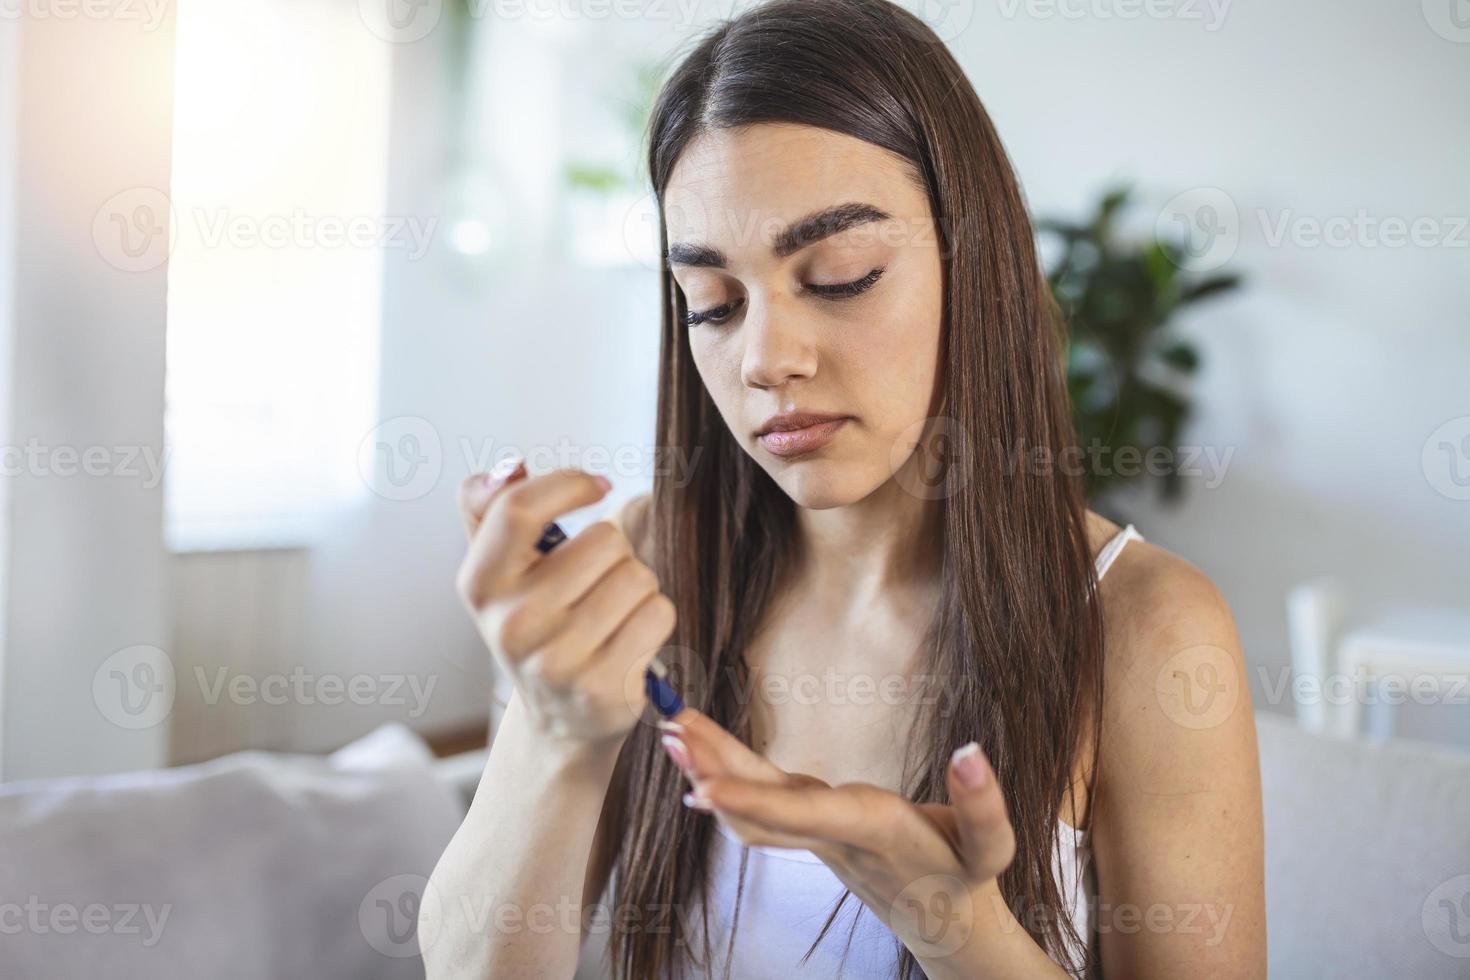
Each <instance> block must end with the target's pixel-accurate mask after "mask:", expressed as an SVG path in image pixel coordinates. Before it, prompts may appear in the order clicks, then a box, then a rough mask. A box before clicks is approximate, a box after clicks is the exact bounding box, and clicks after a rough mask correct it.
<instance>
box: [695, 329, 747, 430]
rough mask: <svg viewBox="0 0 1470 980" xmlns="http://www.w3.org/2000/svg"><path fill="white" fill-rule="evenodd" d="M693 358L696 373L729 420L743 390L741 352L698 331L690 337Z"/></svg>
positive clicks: (717, 406) (709, 333) (708, 334)
mask: <svg viewBox="0 0 1470 980" xmlns="http://www.w3.org/2000/svg"><path fill="white" fill-rule="evenodd" d="M689 354H690V357H691V358H692V359H693V361H694V369H695V370H696V371H698V372H699V379H700V381H702V382H703V383H704V387H705V390H706V391H708V392H709V396H710V399H711V400H713V401H714V403H715V407H716V408H718V409H719V410H720V414H721V415H723V416H725V417H726V418H727V419H728V418H729V415H730V411H731V409H732V408H733V406H734V405H735V399H736V398H737V397H738V394H739V388H740V351H739V350H738V349H737V348H736V347H735V345H733V344H729V343H721V342H720V341H719V340H718V339H717V338H716V337H715V336H714V335H712V333H711V332H709V331H705V332H703V333H701V332H700V331H699V330H698V329H697V328H696V329H695V330H694V331H692V332H691V333H690V335H689Z"/></svg>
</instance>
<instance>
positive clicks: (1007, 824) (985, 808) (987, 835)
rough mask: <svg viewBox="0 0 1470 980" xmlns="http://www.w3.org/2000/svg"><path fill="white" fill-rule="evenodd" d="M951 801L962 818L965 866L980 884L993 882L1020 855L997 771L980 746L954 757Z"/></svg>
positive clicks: (965, 748) (964, 748)
mask: <svg viewBox="0 0 1470 980" xmlns="http://www.w3.org/2000/svg"><path fill="white" fill-rule="evenodd" d="M949 798H950V800H951V801H952V802H953V804H954V808H955V812H956V815H957V816H958V818H959V819H958V821H957V823H958V824H959V836H960V846H961V856H962V857H963V858H964V859H965V867H966V868H967V869H968V870H969V871H970V873H971V874H972V875H974V877H975V879H976V880H977V881H989V880H990V879H992V878H994V877H995V876H996V875H998V874H1000V873H1001V872H1002V871H1004V870H1005V869H1006V868H1007V867H1009V866H1010V863H1011V860H1012V858H1014V857H1015V856H1016V834H1015V831H1014V829H1013V828H1012V827H1011V819H1010V817H1009V816H1008V815H1007V814H1006V801H1005V797H1004V796H1003V795H1002V794H1001V791H1000V784H999V783H998V782H997V781H996V778H995V770H994V769H993V768H991V765H990V760H989V759H987V758H986V757H985V753H984V752H983V751H981V749H980V746H979V744H978V743H976V742H971V743H970V744H968V745H965V746H962V747H961V748H959V749H956V750H955V753H954V755H953V756H952V757H951V758H950V760H949Z"/></svg>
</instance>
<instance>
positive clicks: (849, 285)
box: [684, 265, 885, 327]
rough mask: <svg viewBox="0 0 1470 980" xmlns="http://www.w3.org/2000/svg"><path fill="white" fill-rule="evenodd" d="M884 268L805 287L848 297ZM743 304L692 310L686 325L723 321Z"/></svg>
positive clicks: (827, 295) (826, 296) (866, 286)
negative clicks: (841, 281)
mask: <svg viewBox="0 0 1470 980" xmlns="http://www.w3.org/2000/svg"><path fill="white" fill-rule="evenodd" d="M884 268H885V267H884V266H881V265H880V266H879V267H878V268H876V269H874V270H873V271H872V272H869V273H868V274H867V275H865V276H863V277H862V278H861V279H854V280H853V281H852V282H843V283H837V284H835V285H830V286H829V285H819V284H816V283H807V284H806V286H805V287H804V288H805V289H806V291H807V292H809V293H812V294H813V295H816V296H820V297H822V298H824V299H848V298H850V297H853V296H856V295H858V294H859V293H865V292H867V291H868V290H869V289H871V288H873V284H874V283H876V282H877V281H878V280H879V279H880V278H882V276H883V270H884ZM743 304H744V301H743V300H736V301H735V302H733V303H722V304H720V305H719V306H716V307H713V308H712V309H708V310H703V311H695V310H690V311H689V312H688V313H686V314H685V315H684V325H685V326H686V327H696V326H698V325H699V324H701V323H714V324H720V323H723V322H724V321H725V320H727V319H729V317H730V315H731V314H732V313H734V312H735V311H736V310H737V309H739V308H740V307H741V306H742V305H743Z"/></svg>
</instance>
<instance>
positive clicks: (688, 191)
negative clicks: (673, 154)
mask: <svg viewBox="0 0 1470 980" xmlns="http://www.w3.org/2000/svg"><path fill="white" fill-rule="evenodd" d="M851 201H861V202H865V203H868V204H872V205H874V206H876V207H878V208H880V209H881V210H883V211H887V212H888V213H889V214H891V215H893V216H894V217H895V218H900V219H908V220H916V219H923V218H926V217H927V216H928V215H929V204H928V198H927V196H926V194H925V193H924V190H923V188H922V187H921V186H920V185H919V184H918V183H916V180H915V176H914V173H913V169H912V167H911V166H910V164H909V163H908V161H907V160H905V159H904V158H903V157H900V156H899V155H897V154H896V153H892V152H891V151H889V150H885V149H883V148H882V147H879V146H875V145H873V144H872V143H868V142H865V141H863V140H860V139H857V138H855V137H852V136H848V135H846V134H843V133H837V132H833V131H832V130H828V129H821V128H819V127H816V126H803V125H795V124H790V123H759V124H757V125H753V126H746V127H742V128H740V129H733V130H729V129H726V130H714V131H708V132H705V133H702V134H700V135H699V136H698V137H696V138H695V139H694V140H692V141H690V143H689V145H688V146H687V147H685V149H684V152H683V153H682V154H681V155H680V157H679V160H678V162H677V163H676V164H675V165H674V169H673V172H672V173H671V174H670V175H669V183H668V186H667V187H666V188H665V191H664V219H665V224H666V226H667V230H668V236H669V241H670V242H691V241H698V242H700V243H707V244H709V245H713V246H716V247H719V248H723V249H726V250H727V251H730V252H732V253H733V252H738V251H741V250H742V249H745V248H750V247H753V246H754V247H761V248H765V247H769V245H770V244H771V241H772V240H773V239H774V237H775V234H776V232H778V231H780V230H781V229H782V228H783V227H785V226H786V225H787V224H789V223H790V222H792V221H795V220H796V219H798V218H800V217H802V216H803V215H806V214H809V213H810V212H812V211H814V210H816V209H818V208H823V207H827V206H829V205H834V204H841V203H845V202H851Z"/></svg>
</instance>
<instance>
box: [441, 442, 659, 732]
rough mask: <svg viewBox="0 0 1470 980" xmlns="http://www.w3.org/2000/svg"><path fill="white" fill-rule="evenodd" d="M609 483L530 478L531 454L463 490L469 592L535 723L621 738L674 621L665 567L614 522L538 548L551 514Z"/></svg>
mask: <svg viewBox="0 0 1470 980" xmlns="http://www.w3.org/2000/svg"><path fill="white" fill-rule="evenodd" d="M608 489H609V484H608V483H607V481H606V480H605V479H603V478H602V477H597V476H593V475H592V474H590V473H585V472H583V471H581V470H570V469H569V470H554V471H552V472H549V473H545V474H542V475H541V476H536V477H531V478H529V479H527V478H526V469H525V463H524V461H522V460H508V461H506V464H505V465H502V466H498V467H496V469H495V470H493V471H492V472H491V473H489V474H485V473H476V474H473V475H471V476H470V477H468V478H467V479H466V480H465V481H464V482H463V483H462V484H461V485H460V490H459V509H460V516H461V517H462V518H463V520H464V524H465V532H466V533H467V534H468V536H469V539H470V544H469V551H468V552H467V553H466V555H465V558H464V561H463V562H462V563H461V565H460V568H459V575H458V578H457V586H458V590H459V594H460V598H461V599H462V600H463V601H464V603H465V605H466V606H467V607H468V608H469V610H470V614H471V615H472V616H473V617H474V620H475V625H476V626H477V627H478V628H479V631H480V635H481V637H483V638H484V640H485V644H486V645H487V646H488V647H489V648H490V652H491V654H493V655H494V657H495V660H496V662H497V663H498V664H499V665H500V667H501V669H502V670H504V671H506V673H508V674H509V676H510V677H511V679H512V681H513V682H514V683H515V688H516V691H517V693H518V694H519V696H520V699H521V701H522V703H523V704H524V705H525V707H526V708H527V709H528V711H529V714H530V717H531V719H532V722H533V724H535V725H536V726H537V727H538V728H540V729H541V730H542V731H543V732H545V733H546V734H548V735H551V736H554V737H557V738H561V739H567V740H571V741H574V742H601V741H605V740H609V739H615V738H621V737H622V736H625V735H626V734H627V733H628V732H629V731H630V730H631V729H632V728H633V726H634V725H635V724H637V722H638V718H639V716H640V715H641V714H642V712H643V708H644V705H645V704H646V703H647V695H646V694H645V692H644V682H643V673H644V670H645V669H646V668H647V666H648V664H649V662H650V661H652V660H653V658H654V655H655V654H656V653H657V652H658V650H659V647H660V646H662V645H663V643H664V641H665V640H667V639H668V638H669V636H670V635H671V634H672V633H673V630H674V624H675V614H674V604H673V602H672V601H670V600H669V598H668V597H667V596H665V595H663V594H662V593H661V592H659V589H658V578H657V576H656V575H655V574H654V572H653V570H652V569H651V568H649V567H648V566H647V565H646V564H644V563H643V562H641V561H639V560H638V558H637V556H636V555H635V553H634V549H633V546H632V543H631V542H630V541H629V540H628V538H627V536H626V535H625V534H624V533H623V531H622V529H621V528H619V527H618V526H617V525H616V524H614V523H612V522H611V521H606V520H602V521H597V522H595V523H593V524H590V525H588V526H587V527H586V528H585V529H583V530H582V531H581V532H580V533H578V534H576V535H574V536H572V537H571V538H569V539H568V540H566V541H564V542H562V543H561V544H559V545H558V546H557V547H556V548H555V550H553V551H551V552H550V553H549V554H544V555H543V554H542V553H541V552H540V551H538V550H537V548H536V542H537V541H538V540H539V539H540V537H541V533H542V531H543V530H544V529H545V527H546V525H547V524H548V523H550V522H551V521H554V520H556V519H557V518H558V517H560V516H561V515H562V514H565V513H567V512H569V511H573V510H577V509H578V508H581V507H586V506H588V505H590V504H594V503H596V502H597V501H599V500H601V499H602V498H603V496H604V495H605V494H606V493H607V491H608Z"/></svg>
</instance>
